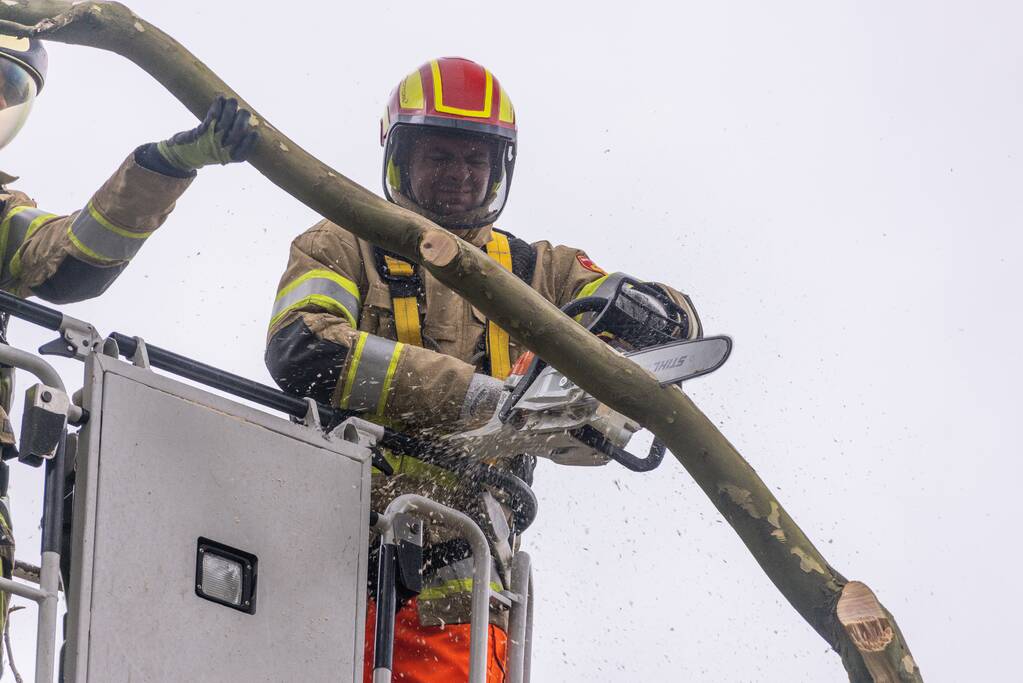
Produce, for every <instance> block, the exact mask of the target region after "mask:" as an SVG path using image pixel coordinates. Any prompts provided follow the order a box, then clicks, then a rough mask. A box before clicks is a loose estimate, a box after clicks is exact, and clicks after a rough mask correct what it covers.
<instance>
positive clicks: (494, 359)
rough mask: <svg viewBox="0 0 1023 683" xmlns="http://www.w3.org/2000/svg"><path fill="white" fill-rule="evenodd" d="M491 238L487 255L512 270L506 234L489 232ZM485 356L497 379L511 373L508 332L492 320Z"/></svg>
mask: <svg viewBox="0 0 1023 683" xmlns="http://www.w3.org/2000/svg"><path fill="white" fill-rule="evenodd" d="M491 234H492V235H493V237H492V239H491V240H490V241H489V242H487V255H489V256H490V258H492V259H494V260H495V261H497V262H498V263H499V264H501V267H502V268H504V269H505V270H508V271H511V270H512V257H511V245H510V244H509V243H508V236H507V235H505V234H502V233H500V232H497V231H496V230H495V231H493V232H492V233H491ZM487 356H489V358H490V374H491V376H493V377H496V378H497V379H505V378H506V377H508V375H509V374H510V373H511V351H510V349H509V338H508V333H507V332H505V331H504V330H502V329H501V328H500V327H498V326H497V325H496V324H495V323H494V321H492V320H488V321H487Z"/></svg>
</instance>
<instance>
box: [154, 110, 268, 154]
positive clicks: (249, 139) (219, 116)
mask: <svg viewBox="0 0 1023 683" xmlns="http://www.w3.org/2000/svg"><path fill="white" fill-rule="evenodd" d="M251 118H252V114H251V113H250V112H249V111H248V110H247V109H242V108H240V107H239V106H238V100H236V99H234V98H233V97H232V98H229V99H228V98H224V97H223V96H218V97H217V99H215V100H214V101H213V104H212V105H211V106H210V109H209V111H208V112H206V118H205V119H203V122H202V123H200V124H199V125H198V126H196V127H195V128H193V129H192V130H187V131H183V132H181V133H177V134H176V135H174V136H173V137H171V138H170V139H168V140H164V141H163V142H159V143H157V145H156V148H157V150H158V151H159V153H160V156H161V157H163V159H164V160H165V161H166V162H167V163H168V164H170V165H171V166H173V167H174V168H176V169H178V170H179V171H182V172H186V173H190V172H192V171H195V170H197V169H200V168H202V167H203V166H209V165H212V164H229V163H233V162H238V161H245V160H246V159H247V158H248V156H249V154H250V153H251V152H252V149H253V148H254V147H255V146H256V140H257V139H258V137H259V134H258V133H257V132H256V131H255V130H254V129H253V126H252V125H251V123H250V120H251Z"/></svg>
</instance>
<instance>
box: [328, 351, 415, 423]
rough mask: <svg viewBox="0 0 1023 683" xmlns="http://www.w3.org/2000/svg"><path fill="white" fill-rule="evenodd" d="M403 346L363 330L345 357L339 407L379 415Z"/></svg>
mask: <svg viewBox="0 0 1023 683" xmlns="http://www.w3.org/2000/svg"><path fill="white" fill-rule="evenodd" d="M404 347H405V345H404V344H402V343H401V342H394V341H391V340H390V339H384V338H383V337H378V336H376V335H375V334H369V333H368V332H362V333H360V334H359V341H358V342H357V343H356V344H355V349H353V350H352V351H351V352H350V353H351V358H350V359H349V360H348V371H347V372H346V373H345V383H344V385H342V388H341V401H340V407H341V408H344V409H347V410H367V411H373V412H374V414H375V415H382V414H383V412H384V408H386V407H387V398H388V396H389V395H390V392H391V389H392V386H391V384H392V381H393V379H394V373H395V370H396V369H397V367H398V359H399V358H400V357H401V352H402V349H403V348H404Z"/></svg>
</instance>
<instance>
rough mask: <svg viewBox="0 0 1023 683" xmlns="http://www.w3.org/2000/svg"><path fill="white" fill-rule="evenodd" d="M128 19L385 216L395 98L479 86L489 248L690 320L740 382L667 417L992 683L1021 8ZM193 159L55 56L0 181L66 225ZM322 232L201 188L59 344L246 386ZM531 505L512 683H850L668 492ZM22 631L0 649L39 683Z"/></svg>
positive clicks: (615, 482) (1007, 561) (731, 549)
mask: <svg viewBox="0 0 1023 683" xmlns="http://www.w3.org/2000/svg"><path fill="white" fill-rule="evenodd" d="M130 5H131V6H132V7H133V8H134V9H135V10H136V11H137V12H138V13H139V14H140V15H142V16H144V17H145V18H147V19H148V20H150V21H152V22H153V23H155V24H157V25H158V26H160V27H162V28H163V29H165V30H167V31H168V32H169V33H171V34H172V35H174V36H175V37H177V38H178V39H179V40H180V41H181V42H183V43H184V44H185V45H186V46H188V47H189V48H191V49H192V50H193V51H194V52H195V53H196V54H197V55H198V56H199V57H200V58H202V59H203V60H205V61H206V63H207V64H208V65H209V66H210V67H212V68H213V69H214V70H215V71H217V72H218V73H219V74H220V75H221V76H222V77H223V78H224V79H225V80H227V81H228V82H229V83H230V84H232V86H233V87H234V88H235V89H237V90H238V91H239V92H241V93H242V94H243V95H244V96H245V97H246V98H247V99H248V100H249V101H251V102H252V103H253V105H254V106H256V107H257V108H258V109H259V110H260V111H261V113H262V114H264V115H265V116H266V117H267V118H269V120H270V121H271V122H273V123H274V125H276V126H277V127H278V128H279V129H281V130H283V131H285V132H286V133H287V134H288V135H290V136H291V137H292V138H294V139H295V140H296V141H298V142H299V143H300V144H302V145H303V146H304V147H305V148H306V149H308V150H310V151H313V152H314V153H316V154H317V155H318V156H319V157H320V158H321V159H323V160H324V161H326V162H328V163H330V164H331V165H333V166H334V167H335V168H337V169H339V170H341V171H342V172H344V173H346V174H347V175H349V176H350V177H351V178H353V179H355V180H356V181H358V182H360V183H362V184H364V185H366V186H367V187H370V188H371V189H373V190H374V191H377V192H379V185H380V182H379V178H380V157H381V150H380V148H379V145H378V125H379V123H378V120H379V116H380V113H381V112H382V111H383V107H384V104H385V101H386V97H387V94H388V92H389V91H390V90H391V88H392V87H394V85H395V84H396V83H397V82H398V81H399V80H400V79H401V78H402V77H403V76H404V75H405V74H406V73H407V72H409V71H411V70H412V69H413V68H415V67H416V66H417V65H418V64H420V63H422V62H423V61H425V60H427V59H430V58H433V57H437V56H444V55H459V56H465V57H469V58H472V59H475V60H477V61H480V62H482V63H483V64H485V65H486V66H488V67H489V68H490V69H491V70H492V71H493V72H494V73H495V74H496V75H497V77H498V78H499V79H500V80H501V83H502V85H503V86H505V87H506V88H507V90H508V92H509V93H510V94H511V96H512V98H513V101H514V103H515V106H516V111H517V114H518V119H519V126H520V133H519V135H520V147H519V159H518V163H517V168H516V171H515V182H514V185H513V187H512V193H511V198H510V203H509V206H508V209H507V211H506V212H505V214H504V215H503V217H502V219H501V221H500V226H501V227H503V228H505V229H507V230H509V231H511V232H513V233H514V234H516V235H518V236H520V237H523V238H525V239H528V240H531V241H533V240H539V239H548V240H551V241H554V242H558V243H564V244H570V245H573V246H578V247H582V248H585V249H586V250H587V252H588V253H589V255H590V256H591V257H592V258H593V260H594V261H596V262H597V263H598V264H600V265H601V266H603V267H604V268H605V269H608V270H622V271H627V272H629V273H632V274H635V275H637V276H642V277H645V278H649V279H656V280H661V281H664V282H668V283H671V284H673V285H675V286H677V287H678V288H680V289H683V290H685V291H686V292H688V293H689V294H691V295H692V297H693V299H694V301H695V303H696V305H697V307H698V309H699V311H700V314H701V317H702V319H703V322H704V325H705V328H706V330H707V332H708V333H727V334H730V335H732V336H733V337H734V339H735V352H734V353H733V355H732V359H731V360H730V361H729V363H728V364H727V365H726V366H725V368H724V369H722V370H720V371H719V372H718V373H716V374H714V375H711V376H709V377H706V378H703V379H700V380H697V381H695V382H693V383H692V384H691V385H689V386H688V389H687V390H688V391H689V393H690V394H691V395H692V396H693V397H694V399H695V400H696V402H697V403H698V404H699V405H700V406H701V407H702V409H703V410H704V411H705V412H707V413H708V414H709V415H710V416H711V417H712V418H713V419H714V421H715V422H716V423H718V424H719V425H720V427H721V429H722V431H723V432H724V433H725V434H726V435H727V436H728V438H729V439H730V440H731V441H732V442H733V443H734V444H735V445H736V446H737V447H738V448H739V450H740V451H741V452H742V453H743V454H744V455H745V456H746V457H747V458H748V460H749V461H750V462H751V463H752V465H753V466H754V467H755V468H756V469H757V471H758V472H759V473H760V475H761V476H762V477H763V478H764V480H765V481H766V482H767V484H768V485H769V486H770V487H771V488H772V489H773V490H774V492H775V493H776V495H777V496H778V499H779V501H780V502H781V503H782V504H783V505H784V506H786V508H787V509H788V511H789V512H790V513H791V514H792V516H793V517H794V518H795V520H796V521H797V522H798V523H799V524H801V525H802V527H803V529H804V530H805V531H806V532H807V533H808V535H809V536H810V538H811V539H812V540H813V541H814V542H815V543H816V544H817V545H818V547H819V548H820V549H821V551H822V552H823V553H824V555H825V557H826V558H827V559H828V561H829V562H830V563H831V564H832V565H833V566H834V567H835V568H836V569H837V570H838V571H840V572H842V573H843V574H844V575H845V576H847V577H849V578H855V579H860V580H863V581H865V582H867V583H868V584H869V585H870V586H871V587H872V588H873V589H874V590H875V591H876V592H877V594H878V596H879V597H880V598H881V600H882V601H883V602H884V603H885V605H886V606H887V607H888V608H889V610H891V611H892V613H893V614H894V615H895V616H896V617H897V619H898V621H899V624H900V626H901V628H902V631H903V633H904V634H905V635H906V637H907V639H908V641H909V644H910V646H911V648H912V650H913V654H914V656H915V657H916V660H917V662H918V663H919V665H920V666H921V667H922V669H923V672H924V674H925V675H926V676H927V680H929V681H963V680H1001V679H1004V678H1006V677H1007V675H1008V674H1007V672H1009V671H1011V670H1014V669H1015V668H1016V666H1017V663H1016V650H1017V649H1018V648H1017V640H1018V638H1017V637H1016V633H1017V632H1018V612H1019V609H1020V607H1021V605H1020V602H1021V601H1020V598H1019V596H1018V591H1017V590H1016V589H1015V585H1016V583H1017V577H1016V568H1017V566H1018V564H1019V561H1020V559H1021V556H1020V555H1021V554H1020V550H1019V547H1018V540H1019V531H1018V528H1017V524H1016V516H1017V514H1018V513H1017V510H1018V495H1019V494H1018V487H1019V480H1020V477H1021V475H1023V465H1021V464H1020V460H1021V459H1020V455H1021V453H1020V450H1021V449H1020V446H1019V440H1018V439H1019V437H1018V433H1017V429H1018V425H1019V423H1020V407H1021V402H1020V399H1019V391H1020V389H1019V387H1020V382H1021V380H1023V361H1021V359H1020V354H1019V352H1018V349H1017V346H1018V343H1017V342H1018V340H1019V339H1020V337H1021V333H1023V325H1021V323H1020V319H1019V310H1020V304H1019V297H1020V293H1021V289H1023V288H1021V284H1023V276H1021V275H1020V265H1021V264H1020V261H1021V256H1020V254H1021V247H1023V237H1021V230H1020V229H1021V227H1023V221H1021V214H1023V211H1021V210H1023V193H1021V192H1020V186H1021V181H1023V166H1021V161H1023V135H1021V132H1020V122H1021V121H1023V79H1021V77H1023V70H1021V57H1023V47H1021V42H1020V40H1019V27H1020V26H1021V21H1023V10H1021V8H1020V5H1019V4H1018V3H1012V2H973V3H954V2H944V1H935V0H931V1H930V2H923V1H919V0H914V1H905V2H898V3H893V2H877V1H869V2H868V1H860V2H834V3H820V2H810V1H806V2H773V3H760V2H751V1H746V2H727V1H726V2H714V3H691V2H681V3H673V4H672V7H671V8H670V9H669V8H668V7H667V5H666V4H664V3H654V2H643V1H636V2H630V3H626V4H624V5H622V4H618V5H615V7H616V10H615V11H610V10H607V9H602V8H600V7H598V6H597V5H596V4H595V3H568V2H564V3H536V4H532V3H513V4H507V3H505V4H489V5H481V4H473V5H470V4H466V3H464V2H431V3H415V4H413V3H338V2H324V1H323V0H290V1H289V2H288V3H280V4H278V5H276V6H277V7H278V9H277V10H274V9H273V7H274V5H272V4H271V3H242V2H215V3H211V2H208V0H176V1H175V2H167V1H166V0H147V1H143V0H136V1H135V2H131V3H130ZM255 8H259V9H255ZM275 11H276V12H279V13H280V14H277V15H275V14H274V12H275ZM192 125H194V120H193V119H192V118H191V117H190V115H189V114H188V113H187V112H186V111H185V110H184V108H183V107H181V106H180V105H179V104H178V103H177V102H176V101H175V100H173V99H172V98H171V97H170V96H169V95H168V94H167V93H166V92H165V91H164V90H163V89H162V88H161V87H160V86H158V85H157V84H156V83H155V82H154V81H152V80H151V79H150V78H149V77H148V76H147V75H146V74H144V73H143V72H141V71H140V70H138V69H137V68H136V67H134V66H133V65H131V64H130V63H128V62H127V61H125V60H123V59H121V58H120V57H117V56H114V55H111V54H106V53H101V52H98V51H95V50H91V49H88V48H72V47H65V46H61V45H55V46H52V48H51V55H50V80H49V82H48V83H47V85H46V88H45V90H44V91H43V93H42V95H41V97H40V99H39V101H38V102H37V106H36V110H35V111H34V113H33V117H32V119H31V120H30V121H29V123H28V125H27V126H26V128H25V129H24V130H23V131H22V133H21V135H20V136H19V138H18V139H17V140H16V141H15V142H14V143H13V144H12V145H10V146H9V147H8V148H7V149H5V150H3V152H2V161H0V168H2V169H3V170H4V171H6V172H8V173H12V174H14V175H20V176H21V177H22V180H21V181H19V183H18V184H16V185H15V187H17V188H18V189H22V190H24V191H26V192H28V193H29V194H30V195H32V196H33V197H35V198H36V199H37V201H38V202H39V205H40V206H41V207H42V208H44V209H46V210H48V211H53V212H61V213H67V212H70V211H72V210H75V209H77V208H79V207H81V206H82V205H84V204H85V202H86V201H87V200H88V198H89V196H90V194H91V193H92V192H93V191H94V190H95V189H97V188H98V187H99V185H100V184H101V183H102V182H103V180H105V179H106V177H107V176H108V175H109V174H110V173H111V172H113V170H114V169H115V168H116V167H117V165H118V164H119V163H120V161H121V160H122V159H123V158H124V157H125V156H126V155H127V154H128V153H129V152H130V151H131V150H132V149H134V148H135V147H136V146H137V145H139V144H141V143H144V142H149V141H154V140H159V139H161V138H165V137H168V136H169V135H170V134H172V133H174V132H176V131H178V130H181V129H184V128H188V127H191V126H192ZM316 219H317V216H316V215H314V214H313V212H312V211H310V210H308V209H307V208H305V207H304V206H302V205H301V204H299V203H298V202H297V201H295V200H294V199H292V198H291V197H290V196H288V195H286V194H284V193H283V192H281V191H280V190H278V189H277V188H276V187H274V186H273V185H271V184H270V183H269V182H268V181H267V180H265V179H264V178H263V177H262V176H261V175H259V174H258V173H257V172H256V171H255V170H253V169H252V168H250V167H247V166H243V167H231V168H226V169H220V168H214V169H206V170H204V171H201V172H200V177H199V178H198V180H197V181H196V182H195V183H194V184H193V186H192V187H191V189H190V190H189V191H188V193H187V194H186V195H185V196H184V197H183V199H182V200H181V201H180V202H179V205H178V209H177V210H176V211H175V213H174V214H173V215H172V216H171V218H170V220H169V221H168V223H167V225H166V226H165V227H164V228H162V229H161V230H160V231H159V232H158V233H157V235H156V236H154V237H153V238H152V239H151V240H150V241H149V242H148V243H147V244H146V246H145V247H144V248H143V249H142V251H141V253H140V254H139V256H138V257H137V258H136V259H135V262H134V263H133V264H132V265H131V266H130V267H129V268H128V270H127V271H126V272H125V274H124V275H123V276H122V277H121V278H120V279H119V280H118V281H117V283H116V284H115V285H114V286H113V287H112V288H111V289H110V290H109V292H108V293H107V294H106V295H105V296H104V297H103V298H102V299H100V300H98V301H92V302H87V303H83V304H78V305H75V306H69V307H67V309H66V310H67V311H68V312H70V313H71V314H72V315H75V316H77V317H80V318H83V319H86V320H89V321H90V322H92V323H94V324H95V325H96V326H97V327H98V328H99V329H100V330H101V331H106V332H109V331H114V330H117V331H120V332H125V333H131V334H137V335H141V336H143V337H145V338H146V339H147V340H149V341H151V342H153V343H155V344H159V345H162V346H165V347H168V348H171V349H174V350H176V351H179V352H181V353H185V354H187V355H191V356H194V357H195V358H197V359H200V360H203V361H205V362H208V363H212V364H215V365H218V366H220V367H223V368H225V369H228V370H231V371H234V372H238V373H241V374H244V375H246V376H249V377H252V378H255V379H259V380H262V381H269V376H268V374H267V372H266V370H265V369H264V366H263V363H262V352H263V336H264V332H265V328H266V323H267V320H268V314H269V311H270V307H271V302H272V300H273V297H274V293H275V289H276V285H277V281H278V278H279V277H280V274H281V271H282V270H283V268H284V264H285V262H286V258H287V247H288V243H289V241H290V240H291V239H292V238H293V237H294V236H295V235H297V234H298V233H300V232H301V231H303V230H304V229H306V228H307V227H308V226H309V225H311V224H312V223H313V222H314V221H315V220H316ZM45 337H46V335H44V334H42V333H41V332H40V331H37V330H33V329H30V328H29V327H28V326H27V325H24V324H21V323H14V324H13V325H12V329H11V339H12V341H13V342H14V343H16V344H19V345H24V346H28V347H32V346H37V345H38V344H39V343H41V342H42V341H45ZM59 367H60V368H61V369H62V372H63V374H64V377H65V380H66V381H67V382H68V384H69V385H71V386H78V385H80V381H81V380H80V366H78V365H77V364H75V363H71V362H67V363H61V364H59ZM19 381H20V382H21V387H25V386H27V380H25V379H21V380H19ZM14 470H15V471H14V475H13V483H12V496H13V498H14V502H13V506H14V514H15V521H16V531H17V534H18V540H19V552H18V555H19V557H21V558H23V559H27V560H30V561H37V557H38V555H37V553H38V533H37V531H36V529H35V526H36V524H35V523H34V520H35V519H37V518H38V514H39V512H38V511H39V498H40V496H39V491H40V490H41V477H40V476H39V473H38V472H37V471H26V469H25V468H24V467H18V466H16V467H15V468H14ZM536 489H537V493H538V496H539V498H540V506H541V507H540V517H539V520H538V522H537V523H536V525H535V526H534V527H533V529H532V530H531V531H530V532H528V534H527V537H526V539H525V542H524V548H526V549H528V550H529V551H530V552H531V553H532V554H533V557H534V561H535V563H536V569H537V582H538V594H539V603H538V607H537V614H536V627H535V633H536V644H535V651H534V661H535V665H534V671H535V672H536V676H535V680H537V681H577V680H586V681H590V682H591V683H598V682H604V681H616V682H617V681H634V680H655V681H667V680H686V681H694V682H695V681H708V682H710V681H715V682H717V681H786V682H789V681H825V680H843V678H844V673H843V671H842V668H841V664H840V663H839V659H838V657H837V655H835V654H834V653H832V652H831V651H830V650H829V648H828V646H827V645H826V644H825V642H824V641H823V640H821V639H820V637H819V636H817V635H816V633H814V632H813V631H812V629H811V628H810V627H809V626H808V625H807V624H805V623H804V622H803V621H802V619H801V618H800V617H799V616H798V615H797V614H796V613H795V612H794V611H793V610H792V609H791V608H790V607H789V605H788V604H787V603H786V602H785V601H784V599H783V598H781V597H780V595H779V594H778V593H777V591H776V590H775V589H774V587H773V586H772V585H771V583H770V582H769V581H768V580H767V579H766V578H765V576H764V575H763V573H762V572H761V571H760V569H759V567H758V566H757V565H756V564H755V562H754V561H753V560H752V558H751V556H750V555H749V553H748V552H747V551H746V549H745V548H744V546H743V545H742V544H741V543H740V542H739V540H738V538H737V537H736V536H735V534H734V533H733V532H732V531H731V529H730V527H729V526H728V525H727V524H726V523H724V522H723V520H722V519H721V518H720V517H719V515H718V514H717V513H716V511H715V509H714V507H713V506H712V505H711V503H710V502H709V501H708V500H707V498H706V497H705V496H704V494H703V493H702V492H701V491H700V490H699V489H698V488H697V487H696V486H695V485H694V483H693V482H692V480H691V479H690V477H689V476H688V475H687V474H686V472H685V471H684V470H683V469H682V468H681V467H680V466H679V465H678V464H677V462H676V461H674V460H672V459H671V458H669V459H668V460H667V461H666V462H665V463H664V464H663V465H662V466H661V468H660V469H658V470H657V471H655V472H653V473H649V474H643V475H640V474H633V473H630V472H626V471H624V470H623V469H621V468H618V467H616V466H613V465H611V466H608V467H605V468H601V469H592V470H590V469H568V468H561V467H558V466H554V465H550V464H545V465H543V466H541V468H540V469H539V471H538V473H537V483H536ZM33 613H34V610H29V611H26V612H21V613H19V614H17V615H15V616H14V617H13V619H14V627H13V631H14V636H15V640H16V641H17V643H18V652H19V653H20V657H19V658H18V661H19V663H20V666H21V669H22V670H23V672H24V671H25V670H28V672H29V673H31V669H32V661H31V660H32V657H31V654H30V653H31V642H32V639H33V634H34V630H35V627H34V616H33Z"/></svg>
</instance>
